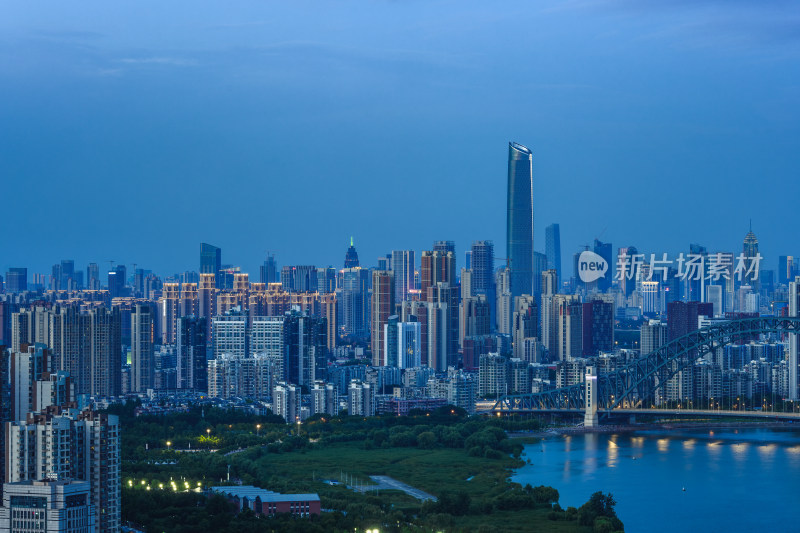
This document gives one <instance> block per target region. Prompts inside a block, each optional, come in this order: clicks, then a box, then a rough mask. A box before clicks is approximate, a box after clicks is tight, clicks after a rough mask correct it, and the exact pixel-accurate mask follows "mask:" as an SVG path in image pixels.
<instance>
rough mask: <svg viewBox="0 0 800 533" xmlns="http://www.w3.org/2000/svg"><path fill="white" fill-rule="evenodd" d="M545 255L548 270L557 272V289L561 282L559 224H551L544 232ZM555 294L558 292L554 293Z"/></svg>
mask: <svg viewBox="0 0 800 533" xmlns="http://www.w3.org/2000/svg"><path fill="white" fill-rule="evenodd" d="M544 235H545V240H544V242H545V255H546V256H547V269H548V270H555V271H556V278H557V280H556V287H558V280H561V279H562V278H561V228H560V227H559V225H558V224H550V225H549V226H547V227H546V228H545V230H544ZM553 292H558V291H557V290H556V291H553Z"/></svg>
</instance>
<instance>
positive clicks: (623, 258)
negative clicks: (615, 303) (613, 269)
mask: <svg viewBox="0 0 800 533" xmlns="http://www.w3.org/2000/svg"><path fill="white" fill-rule="evenodd" d="M638 254H639V250H637V249H636V247H635V246H624V247H622V248H620V249H619V250H618V252H617V261H616V263H617V265H622V264H624V265H627V267H626V270H625V272H620V273H619V274H617V276H622V279H620V282H619V287H620V289H621V290H622V294H623V296H624V297H625V298H626V299H627V298H630V297H631V295H632V294H633V291H635V290H636V280H637V279H638V278H639V263H638V260H637V259H636V257H637V256H638Z"/></svg>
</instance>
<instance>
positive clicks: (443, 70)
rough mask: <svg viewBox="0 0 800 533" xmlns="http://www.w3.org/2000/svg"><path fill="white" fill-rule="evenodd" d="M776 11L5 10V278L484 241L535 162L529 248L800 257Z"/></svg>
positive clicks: (793, 94)
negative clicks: (525, 163)
mask: <svg viewBox="0 0 800 533" xmlns="http://www.w3.org/2000/svg"><path fill="white" fill-rule="evenodd" d="M799 60H800V7H798V4H797V3H796V2H791V1H763V0H762V1H743V0H727V1H722V0H717V1H714V0H710V1H709V0H692V1H689V0H673V1H666V0H663V1H662V0H656V1H649V2H645V1H641V0H576V1H562V2H559V1H541V2H486V1H464V0H458V1H437V0H425V1H415V0H411V1H378V0H361V1H348V0H341V1H328V2H321V1H320V2H308V1H295V0H293V1H291V2H268V1H263V0H260V1H234V2H219V1H215V2H209V1H196V0H192V1H188V0H179V1H166V2H165V1H163V0H159V1H150V0H143V1H137V2H108V1H105V0H104V1H88V0H87V1H81V2H64V1H53V0H47V1H37V2H29V1H24V2H23V1H15V0H14V1H12V0H6V1H4V2H2V3H1V4H0V198H2V205H3V217H2V223H0V224H2V225H1V226H0V228H1V230H0V273H3V274H4V273H5V270H6V268H7V267H9V266H27V267H28V268H29V273H32V272H43V273H49V269H50V266H51V265H52V264H53V263H55V262H57V261H58V260H60V259H75V261H76V267H79V268H85V265H86V263H88V262H90V261H95V262H98V263H99V264H100V265H101V268H105V267H106V266H107V264H108V263H106V261H107V260H109V259H113V260H115V261H116V262H117V263H126V264H128V265H129V268H130V265H131V264H132V263H137V264H138V265H139V266H140V267H145V268H149V269H153V270H155V271H157V272H159V273H162V274H170V273H173V272H178V271H183V270H196V269H197V268H198V249H199V243H200V242H201V241H206V242H210V243H213V244H216V245H218V246H221V247H222V249H223V263H232V264H236V265H241V266H242V267H243V268H244V269H245V270H248V271H250V272H251V275H252V276H253V277H254V278H256V279H257V266H258V264H259V263H260V262H261V261H262V260H263V256H264V252H265V250H268V249H269V250H275V252H276V254H277V258H278V262H279V264H281V265H284V264H316V265H318V266H325V265H328V264H332V265H334V266H336V267H341V264H342V261H343V259H344V252H345V249H346V248H347V245H348V243H349V238H350V236H351V235H353V236H354V237H355V242H356V247H357V249H358V252H359V255H360V257H361V261H362V264H366V265H374V264H375V263H376V258H377V256H378V255H380V254H384V253H387V252H389V251H390V250H392V249H404V248H411V249H415V250H417V252H418V253H419V251H420V250H424V249H430V247H431V244H432V241H434V240H437V239H449V240H454V241H456V245H457V251H458V264H459V267H460V266H462V265H463V251H464V250H465V249H466V248H467V247H468V246H469V244H470V243H471V241H473V240H476V239H493V240H494V241H495V247H496V255H498V256H501V257H502V256H505V216H506V215H505V208H506V154H507V144H508V141H510V140H514V141H517V142H520V143H522V144H525V145H527V146H528V147H530V148H531V150H532V151H533V153H534V194H535V200H534V202H535V212H536V215H535V221H536V222H535V223H536V228H535V247H536V249H537V250H542V251H543V249H544V228H545V226H546V225H548V224H550V223H552V222H559V223H560V224H561V233H562V250H563V257H564V259H563V260H564V268H565V269H566V272H567V273H569V271H570V269H571V268H570V266H569V265H570V260H569V258H570V257H571V254H572V253H573V252H574V251H576V250H577V249H578V247H579V245H582V244H584V243H590V242H591V241H592V239H594V238H595V237H596V236H599V237H600V238H601V239H602V240H605V241H611V242H612V243H613V245H614V249H615V250H616V248H617V247H619V246H621V245H625V246H627V245H636V246H637V247H638V248H639V250H643V251H647V252H671V253H674V252H678V251H688V247H689V243H690V242H697V243H700V244H703V245H705V246H707V247H708V248H709V250H711V251H716V250H730V251H736V252H739V251H741V242H742V238H743V237H744V235H745V233H746V232H747V229H748V221H749V220H750V219H751V218H752V220H753V229H754V231H755V233H756V235H757V236H758V238H759V240H760V243H761V251H762V253H763V254H764V255H765V257H766V259H767V264H766V265H765V266H767V267H769V268H775V267H776V265H777V256H778V254H794V255H797V254H800V234H799V233H798V231H797V225H796V223H795V220H796V213H795V204H796V199H797V198H798V197H800V179H798V178H800V61H799Z"/></svg>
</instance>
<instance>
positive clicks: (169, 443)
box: [167, 440, 172, 451]
mask: <svg viewBox="0 0 800 533" xmlns="http://www.w3.org/2000/svg"><path fill="white" fill-rule="evenodd" d="M170 446H172V441H169V440H168V441H167V451H169V447H170Z"/></svg>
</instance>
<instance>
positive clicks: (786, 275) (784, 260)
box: [776, 255, 794, 285]
mask: <svg viewBox="0 0 800 533" xmlns="http://www.w3.org/2000/svg"><path fill="white" fill-rule="evenodd" d="M793 271H794V257H792V256H791V255H781V256H778V277H777V279H776V281H777V282H778V283H780V284H783V285H787V284H788V283H789V282H790V281H791V280H792V279H794V276H793Z"/></svg>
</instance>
